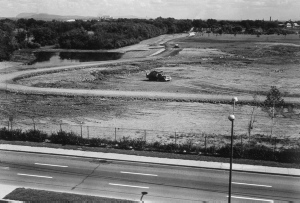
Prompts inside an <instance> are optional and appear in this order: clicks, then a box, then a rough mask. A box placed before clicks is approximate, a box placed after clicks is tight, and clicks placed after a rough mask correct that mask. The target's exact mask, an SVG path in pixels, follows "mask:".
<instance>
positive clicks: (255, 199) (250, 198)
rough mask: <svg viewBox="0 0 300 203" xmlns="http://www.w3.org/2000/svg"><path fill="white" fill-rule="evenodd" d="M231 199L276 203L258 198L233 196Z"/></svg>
mask: <svg viewBox="0 0 300 203" xmlns="http://www.w3.org/2000/svg"><path fill="white" fill-rule="evenodd" d="M227 197H228V196H227ZM231 198H235V199H249V200H254V201H263V202H271V203H274V200H270V199H258V198H252V197H238V196H231Z"/></svg>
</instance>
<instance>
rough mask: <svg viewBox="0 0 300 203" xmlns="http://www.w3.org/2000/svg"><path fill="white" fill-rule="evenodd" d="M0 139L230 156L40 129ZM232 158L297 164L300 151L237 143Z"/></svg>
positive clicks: (217, 150) (3, 133)
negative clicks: (48, 132)
mask: <svg viewBox="0 0 300 203" xmlns="http://www.w3.org/2000/svg"><path fill="white" fill-rule="evenodd" d="M0 139H2V140H10V141H30V142H50V143H53V144H61V145H77V146H90V147H110V148H117V149H126V150H144V151H157V152H165V153H180V154H197V155H202V154H204V155H210V156H219V157H227V158H228V157H230V145H226V146H222V147H215V146H212V147H208V148H205V147H200V146H196V145H192V144H191V143H186V144H175V143H169V144H164V143H161V142H158V141H156V142H151V143H150V142H149V143H148V142H146V141H144V140H143V139H139V138H137V139H131V138H129V137H123V138H121V139H119V140H110V139H105V138H91V139H87V138H82V137H80V136H78V135H77V134H75V133H73V132H65V131H59V132H56V133H52V134H51V135H47V134H46V133H45V132H42V131H39V130H27V131H25V132H22V130H19V129H16V130H11V131H10V130H7V129H6V128H2V129H0ZM233 157H234V158H244V159H253V160H265V161H277V162H282V163H297V164H299V163H300V149H299V148H292V149H281V150H274V149H271V148H268V147H266V146H263V145H253V143H252V144H245V145H242V146H241V144H236V145H234V148H233Z"/></svg>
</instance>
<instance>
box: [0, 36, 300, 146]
mask: <svg viewBox="0 0 300 203" xmlns="http://www.w3.org/2000/svg"><path fill="white" fill-rule="evenodd" d="M180 37H182V36H180ZM173 38H175V37H174V36H161V37H159V38H155V39H151V40H148V41H145V42H143V43H140V44H138V45H136V46H132V47H126V48H123V49H122V50H121V49H120V50H118V51H122V52H126V54H125V55H124V58H123V59H122V60H124V59H129V58H141V57H146V56H149V55H151V54H154V53H158V52H159V51H160V50H161V49H162V44H163V43H166V44H165V45H166V48H167V50H165V51H164V52H161V53H160V54H159V55H158V56H160V57H152V58H153V59H152V58H151V57H150V58H149V57H148V60H147V61H143V60H138V61H132V62H131V61H130V60H129V61H123V62H122V63H119V64H114V62H109V64H103V63H101V64H103V65H97V64H95V65H86V67H85V68H80V69H78V68H77V69H76V70H74V69H72V68H70V70H68V71H64V72H57V73H51V74H42V75H37V76H32V77H28V78H24V79H20V80H18V81H17V83H18V84H21V85H25V86H31V87H32V86H33V87H35V88H37V87H42V88H43V89H42V91H47V89H44V88H50V87H51V88H52V89H53V92H54V90H57V91H58V90H59V91H61V92H63V91H64V90H63V88H67V89H69V90H68V92H69V93H68V95H70V94H71V93H72V92H74V94H75V92H78V91H77V90H75V89H82V90H81V91H80V92H81V94H85V93H88V92H90V91H94V92H95V93H96V92H97V90H101V91H102V90H107V91H110V90H117V91H119V92H120V93H119V95H121V93H122V92H123V91H124V94H127V95H133V94H132V93H130V92H136V93H140V92H143V93H148V96H149V97H151V96H152V97H156V95H158V96H157V98H160V96H159V95H163V94H165V95H171V94H174V95H175V96H176V95H177V96H178V95H181V94H182V95H188V96H189V97H190V98H192V99H195V98H197V97H198V98H202V97H204V98H205V97H207V98H211V99H212V100H214V98H217V99H215V101H216V102H210V103H197V102H178V101H176V98H175V96H174V98H175V99H172V100H167V101H155V99H151V100H149V98H148V97H147V98H148V99H147V98H146V97H140V98H139V99H134V98H136V96H132V97H131V96H128V97H120V98H118V97H116V98H114V99H113V98H107V97H105V96H104V97H103V96H101V97H78V96H76V97H74V98H73V97H70V98H66V97H61V96H59V97H56V96H30V95H15V94H9V95H8V99H4V98H6V95H5V94H4V93H2V95H1V98H2V99H1V100H2V101H1V103H2V106H3V107H5V109H6V112H5V113H4V114H2V115H1V116H2V118H1V120H2V122H1V123H2V125H3V126H4V125H6V123H7V120H8V119H7V117H8V115H9V114H13V115H14V122H15V125H16V126H15V127H22V128H23V127H27V128H32V123H33V121H32V118H33V117H34V119H35V121H36V122H37V123H38V124H37V126H38V127H40V128H41V129H43V130H46V131H49V132H50V131H55V130H58V129H59V127H60V126H59V123H64V124H63V128H65V129H68V130H72V131H75V132H77V133H80V127H79V126H71V125H79V124H82V123H83V125H84V126H85V127H84V130H83V134H84V136H87V134H88V135H89V136H94V137H114V136H115V133H116V129H115V128H119V129H117V136H118V137H122V136H135V137H143V136H145V135H146V136H147V139H151V140H162V141H166V142H167V141H173V139H174V135H175V132H176V135H179V137H180V139H179V140H178V141H179V142H186V141H187V140H189V139H192V140H193V141H194V142H195V143H197V142H200V140H201V139H200V137H201V136H202V135H203V134H215V135H227V134H229V133H230V125H231V123H230V122H229V121H228V119H227V116H228V115H229V114H230V113H231V112H232V106H231V105H228V104H220V103H219V102H218V101H220V99H222V98H225V99H228V98H231V97H232V96H238V97H239V98H245V100H254V99H253V98H258V99H259V100H263V99H264V98H265V96H264V95H265V94H266V92H267V91H268V90H269V89H270V86H273V85H274V86H277V87H278V88H279V89H280V91H281V92H283V93H284V94H285V96H286V100H287V101H298V100H299V95H300V88H299V87H300V82H299V80H298V78H297V77H298V76H299V75H300V73H299V71H300V70H299V56H300V48H299V44H300V43H299V39H298V36H287V37H286V38H285V37H284V36H277V35H276V36H261V37H260V38H257V37H256V36H237V37H233V36H231V35H224V36H218V37H216V36H213V35H210V36H200V35H197V36H196V37H192V38H188V37H183V38H178V39H174V40H173V41H169V42H167V41H168V40H171V39H173ZM176 43H177V44H179V45H180V49H175V48H173V47H174V44H176ZM141 59H142V58H141ZM90 64H91V63H90ZM83 66H84V65H83V64H81V67H83ZM7 68H8V67H7ZM30 69H31V67H28V66H26V67H25V66H15V67H14V68H10V69H9V71H8V69H5V70H3V69H2V73H5V72H10V75H11V77H12V76H13V75H18V74H19V72H13V71H19V70H23V71H24V70H30ZM57 69H59V68H57ZM153 69H157V70H162V71H164V72H165V73H167V74H169V75H171V77H172V78H173V80H172V81H171V82H168V83H163V82H149V81H147V80H146V77H145V72H146V71H149V70H153ZM104 70H105V71H106V72H103V71H104ZM95 72H97V73H100V74H98V76H95V75H93V74H92V73H95ZM24 73H25V72H24ZM103 74H104V75H103ZM99 75H100V76H101V77H100V76H99ZM6 76H7V78H8V75H6ZM1 77H2V78H3V77H5V75H2V76H1ZM9 85H10V86H9V87H13V86H12V85H11V84H9ZM3 87H4V86H3ZM23 88H25V89H26V87H23ZM27 89H28V90H29V89H30V88H29V87H27ZM32 91H35V89H33V90H32ZM99 92H100V91H99ZM53 94H54V93H53ZM79 94H80V93H79V92H78V93H76V95H79ZM153 95H155V96H153ZM255 95H257V96H255ZM9 101H14V102H9ZM214 103H215V104H214ZM295 104H297V102H295ZM252 108H253V106H249V105H240V104H239V103H237V107H236V112H235V114H236V117H237V120H236V122H235V133H236V134H239V135H240V134H247V125H248V122H249V120H250V114H251V110H252ZM269 114H270V112H268V110H264V109H261V108H255V116H256V117H255V118H256V122H255V123H254V129H253V131H252V134H256V133H257V134H265V135H268V134H270V131H271V119H270V116H269ZM299 117H300V110H299V109H298V107H297V105H294V106H291V107H290V108H284V109H281V110H278V112H277V115H276V118H275V126H274V129H273V132H274V135H275V136H277V137H286V136H292V137H298V136H299V132H300V124H299ZM86 126H90V127H89V129H87V127H86ZM92 126H94V127H92ZM106 127H108V128H106ZM125 128H126V129H125ZM87 130H88V133H87ZM144 130H146V133H145V132H144ZM151 130H155V131H151ZM158 131H159V132H158ZM162 131H165V132H162ZM180 135H182V136H180Z"/></svg>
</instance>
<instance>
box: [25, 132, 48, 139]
mask: <svg viewBox="0 0 300 203" xmlns="http://www.w3.org/2000/svg"><path fill="white" fill-rule="evenodd" d="M23 138H24V141H25V140H26V141H30V142H45V140H46V138H47V134H46V133H44V132H42V131H40V130H27V131H25V132H24V133H23Z"/></svg>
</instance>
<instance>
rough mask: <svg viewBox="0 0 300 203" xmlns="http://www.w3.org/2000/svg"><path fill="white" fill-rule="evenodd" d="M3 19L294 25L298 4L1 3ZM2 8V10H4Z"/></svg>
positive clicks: (230, 0) (221, 0)
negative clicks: (55, 17) (33, 16)
mask: <svg viewBox="0 0 300 203" xmlns="http://www.w3.org/2000/svg"><path fill="white" fill-rule="evenodd" d="M0 2H1V4H2V7H1V8H0V13H1V17H2V18H16V16H17V15H18V14H20V13H35V14H41V13H43V14H49V15H60V16H83V17H86V16H87V17H95V18H97V17H101V16H104V15H109V16H112V17H116V18H117V17H118V16H136V17H137V18H152V19H155V18H157V17H163V18H168V17H171V18H175V19H217V20H233V21H240V20H263V19H264V20H269V19H270V17H271V18H272V20H273V21H275V20H278V21H287V20H292V21H297V20H299V19H300V13H299V12H298V11H299V10H300V1H298V0H259V1H257V0H189V1H188V2H186V1H184V0H126V1H125V0H110V1H108V0H101V1H99V0H52V1H50V0H0ZM3 5H4V6H3Z"/></svg>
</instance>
